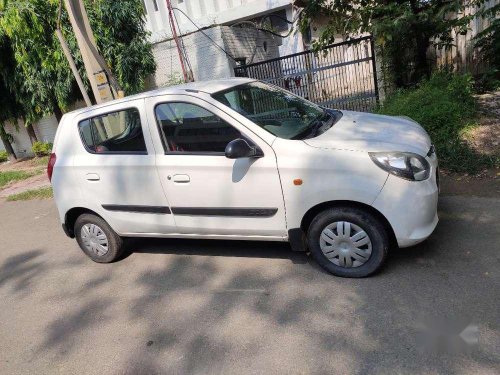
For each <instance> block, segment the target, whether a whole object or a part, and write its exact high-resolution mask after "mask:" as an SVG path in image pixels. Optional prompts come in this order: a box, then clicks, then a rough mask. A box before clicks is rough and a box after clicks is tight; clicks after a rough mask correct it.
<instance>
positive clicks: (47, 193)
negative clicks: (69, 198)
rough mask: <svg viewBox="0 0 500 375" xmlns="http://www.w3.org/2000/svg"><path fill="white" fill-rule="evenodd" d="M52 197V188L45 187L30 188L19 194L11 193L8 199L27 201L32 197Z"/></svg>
mask: <svg viewBox="0 0 500 375" xmlns="http://www.w3.org/2000/svg"><path fill="white" fill-rule="evenodd" d="M47 198H52V188H51V187H50V186H49V187H44V188H39V189H33V190H28V191H25V192H22V193H19V194H13V195H9V196H8V197H7V200H8V201H27V200H31V199H47Z"/></svg>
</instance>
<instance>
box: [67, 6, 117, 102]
mask: <svg viewBox="0 0 500 375" xmlns="http://www.w3.org/2000/svg"><path fill="white" fill-rule="evenodd" d="M64 5H65V6H66V10H67V12H68V15H69V20H70V22H71V26H73V31H74V33H75V36H76V41H77V43H78V47H79V48H80V52H81V54H82V59H83V64H84V65H85V70H86V71H87V77H88V79H89V81H90V86H91V87H92V92H93V93H94V97H95V99H96V102H97V103H98V104H99V103H104V102H107V101H110V100H113V99H115V98H119V97H123V96H124V93H123V90H122V89H121V87H120V85H119V84H118V81H117V80H116V79H115V78H114V76H113V74H112V73H111V71H110V70H109V68H108V66H107V64H106V62H105V61H104V58H103V57H102V56H101V55H100V54H99V52H98V51H97V46H96V43H95V39H94V34H93V32H92V29H91V28H90V23H89V20H88V17H87V12H86V11H85V7H84V5H83V1H82V0H64ZM70 65H71V63H70Z"/></svg>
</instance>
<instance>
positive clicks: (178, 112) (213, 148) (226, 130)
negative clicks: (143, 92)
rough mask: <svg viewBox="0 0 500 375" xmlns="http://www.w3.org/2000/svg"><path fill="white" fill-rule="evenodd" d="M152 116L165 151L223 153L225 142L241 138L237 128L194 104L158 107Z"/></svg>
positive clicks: (167, 104) (169, 104)
mask: <svg viewBox="0 0 500 375" xmlns="http://www.w3.org/2000/svg"><path fill="white" fill-rule="evenodd" d="M155 115H156V121H157V122H158V126H159V128H160V132H161V136H162V138H163V143H164V145H166V146H167V149H168V152H174V153H177V152H179V153H182V152H187V153H224V151H225V149H226V146H227V144H228V143H229V142H231V141H232V140H234V139H237V138H240V137H241V133H240V132H239V130H238V129H236V128H234V127H233V126H231V125H230V124H228V123H227V122H226V121H224V120H222V119H221V118H220V117H218V116H217V115H215V114H213V113H212V112H210V111H208V110H206V109H205V108H202V107H199V106H197V105H194V104H189V103H163V104H159V105H157V106H156V109H155Z"/></svg>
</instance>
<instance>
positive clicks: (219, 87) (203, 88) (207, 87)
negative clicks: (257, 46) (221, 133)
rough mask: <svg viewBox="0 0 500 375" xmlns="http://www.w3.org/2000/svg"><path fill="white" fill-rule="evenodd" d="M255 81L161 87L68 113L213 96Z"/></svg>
mask: <svg viewBox="0 0 500 375" xmlns="http://www.w3.org/2000/svg"><path fill="white" fill-rule="evenodd" d="M254 81H255V79H250V78H226V79H217V80H212V81H197V82H189V83H183V84H181V85H176V86H169V87H163V88H159V89H155V90H151V91H146V92H143V93H140V94H136V95H130V96H126V97H124V98H121V99H116V100H112V101H109V102H106V103H102V104H98V105H94V106H91V107H83V108H80V109H77V110H75V111H72V112H68V113H71V114H78V113H81V112H86V111H89V110H92V109H97V108H101V107H106V106H108V105H110V104H117V103H122V102H123V103H125V102H127V101H129V100H135V99H143V98H149V97H152V96H158V95H167V94H170V95H172V94H186V93H193V92H196V91H200V92H204V93H207V94H213V93H215V92H218V91H223V90H227V89H229V88H231V87H234V86H238V85H241V84H244V83H248V82H254Z"/></svg>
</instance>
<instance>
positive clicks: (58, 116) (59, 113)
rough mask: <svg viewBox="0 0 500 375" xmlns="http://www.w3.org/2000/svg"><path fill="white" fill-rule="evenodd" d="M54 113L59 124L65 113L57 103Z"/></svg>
mask: <svg viewBox="0 0 500 375" xmlns="http://www.w3.org/2000/svg"><path fill="white" fill-rule="evenodd" d="M54 115H55V116H56V119H57V123H58V124H59V123H60V122H61V119H62V117H63V113H62V111H61V108H59V106H58V105H57V104H56V105H54Z"/></svg>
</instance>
